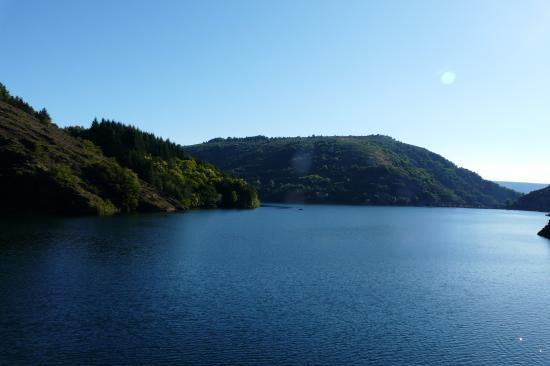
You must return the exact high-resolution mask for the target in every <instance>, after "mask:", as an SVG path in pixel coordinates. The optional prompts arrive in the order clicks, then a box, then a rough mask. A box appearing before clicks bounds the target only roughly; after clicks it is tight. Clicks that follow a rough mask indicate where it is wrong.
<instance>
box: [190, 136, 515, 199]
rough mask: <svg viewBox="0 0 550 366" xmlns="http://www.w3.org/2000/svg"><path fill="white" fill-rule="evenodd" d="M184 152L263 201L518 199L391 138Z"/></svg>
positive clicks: (253, 143) (235, 141)
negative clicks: (233, 178) (240, 181)
mask: <svg viewBox="0 0 550 366" xmlns="http://www.w3.org/2000/svg"><path fill="white" fill-rule="evenodd" d="M186 151H188V152H189V153H191V154H192V155H193V156H196V157H198V158H200V159H203V160H206V161H208V162H210V163H213V164H215V165H216V166H218V167H220V168H221V169H223V170H225V171H227V172H229V173H231V174H234V175H237V176H240V177H242V178H244V179H246V180H247V181H248V182H250V183H251V184H253V185H254V186H255V187H256V188H257V189H258V192H259V194H260V197H261V198H262V200H264V201H272V202H284V201H302V202H312V203H325V202H326V203H349V204H374V205H426V206H466V207H505V206H506V205H507V204H510V202H513V201H514V200H515V199H516V198H517V197H519V194H518V193H516V192H514V191H512V190H509V189H506V188H503V187H500V186H499V185H497V184H495V183H493V182H489V181H486V180H483V179H482V178H481V177H480V176H478V175H477V174H475V173H473V172H471V171H469V170H466V169H463V168H459V167H457V166H456V165H454V164H453V163H451V162H450V161H448V160H446V159H444V158H443V157H441V156H439V155H437V154H434V153H432V152H430V151H428V150H426V149H423V148H420V147H416V146H413V145H408V144H404V143H401V142H399V141H396V140H394V139H393V138H390V137H387V136H380V135H373V136H349V137H319V136H317V137H315V136H313V137H307V138H300V137H296V138H267V137H264V136H256V137H248V138H228V139H222V138H216V139H213V140H210V141H208V142H207V143H204V144H199V145H194V146H188V147H186Z"/></svg>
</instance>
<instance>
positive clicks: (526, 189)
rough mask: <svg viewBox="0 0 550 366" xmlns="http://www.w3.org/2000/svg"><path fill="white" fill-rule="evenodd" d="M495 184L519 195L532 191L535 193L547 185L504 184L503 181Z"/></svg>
mask: <svg viewBox="0 0 550 366" xmlns="http://www.w3.org/2000/svg"><path fill="white" fill-rule="evenodd" d="M495 183H496V184H498V185H500V186H503V187H506V188H509V189H512V190H514V191H516V192H520V193H531V192H533V191H536V190H539V189H542V188H545V187H546V186H548V184H544V183H526V182H505V181H495Z"/></svg>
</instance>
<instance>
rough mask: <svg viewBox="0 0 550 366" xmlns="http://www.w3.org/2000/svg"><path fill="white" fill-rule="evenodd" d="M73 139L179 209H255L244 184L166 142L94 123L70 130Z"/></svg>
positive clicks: (117, 125) (255, 201)
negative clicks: (98, 151)
mask: <svg viewBox="0 0 550 366" xmlns="http://www.w3.org/2000/svg"><path fill="white" fill-rule="evenodd" d="M67 131H68V132H69V133H70V134H72V135H73V136H75V137H79V138H81V139H84V140H83V141H91V142H93V143H94V144H96V145H97V146H99V147H100V148H101V149H102V151H103V153H104V154H105V155H107V156H109V157H113V158H115V159H116V161H117V162H119V163H120V164H121V165H122V166H124V167H127V168H129V169H132V170H133V171H135V172H136V173H137V176H139V178H141V179H143V180H144V181H146V182H148V183H149V184H151V185H152V186H153V187H155V188H156V189H157V190H158V191H159V192H161V193H162V194H164V195H167V196H169V197H172V198H174V199H175V200H177V201H178V203H179V204H180V205H181V206H182V207H183V208H186V209H188V208H200V207H202V208H214V207H225V208H255V207H258V206H259V200H258V196H257V193H256V191H255V190H254V189H253V188H252V187H250V186H249V185H248V184H247V183H246V182H245V181H244V180H242V179H239V178H235V177H231V176H228V175H226V174H223V173H222V172H220V171H219V170H218V169H216V167H214V166H213V165H211V164H208V163H205V162H200V161H196V160H195V159H193V158H192V157H191V156H190V155H189V154H187V153H186V152H185V151H184V149H183V148H182V147H181V146H180V145H177V144H175V143H173V142H170V141H169V140H163V139H161V138H159V137H156V136H155V135H153V134H150V133H146V132H143V131H140V130H139V129H137V128H135V127H132V126H126V125H123V124H121V123H118V122H113V121H108V120H101V122H98V121H97V120H94V121H93V122H92V125H91V127H90V128H89V129H84V128H82V127H76V128H75V127H70V128H68V129H67Z"/></svg>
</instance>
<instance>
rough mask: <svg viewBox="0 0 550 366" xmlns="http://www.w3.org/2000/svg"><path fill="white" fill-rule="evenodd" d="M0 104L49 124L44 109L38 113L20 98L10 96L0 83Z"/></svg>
mask: <svg viewBox="0 0 550 366" xmlns="http://www.w3.org/2000/svg"><path fill="white" fill-rule="evenodd" d="M0 102H4V103H7V104H9V105H11V106H13V107H15V108H17V109H20V110H22V111H24V112H26V113H28V114H30V115H32V116H34V117H35V118H37V119H38V120H39V121H40V122H42V123H51V122H52V119H51V117H50V114H49V113H48V111H47V110H46V108H42V109H41V110H39V111H36V110H34V108H33V107H31V106H30V105H29V104H27V103H26V102H25V101H24V100H23V99H21V98H20V97H14V96H12V95H11V94H10V92H9V91H8V89H6V87H5V86H4V84H2V83H0Z"/></svg>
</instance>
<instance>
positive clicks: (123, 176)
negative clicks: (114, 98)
mask: <svg viewBox="0 0 550 366" xmlns="http://www.w3.org/2000/svg"><path fill="white" fill-rule="evenodd" d="M164 145H167V146H168V145H170V144H168V143H166V142H163V141H160V140H159V142H158V144H157V146H158V147H159V148H160V149H163V147H162V146H164ZM170 146H172V145H170ZM120 149H121V150H122V151H124V150H125V149H127V148H126V147H125V146H124V145H121V146H120ZM166 149H168V148H166ZM128 150H129V149H128ZM146 154H147V156H148V157H149V158H150V159H151V161H152V162H153V163H154V164H155V165H159V166H162V167H165V168H166V169H171V173H167V174H168V175H170V174H176V173H181V178H182V179H181V180H176V179H173V180H172V181H171V184H172V190H171V189H159V187H158V186H157V185H156V184H155V182H154V181H153V182H150V181H148V180H147V179H144V177H143V178H142V177H140V176H139V174H138V173H136V172H135V171H133V170H132V169H129V168H128V167H123V166H122V165H121V164H119V163H118V162H117V160H116V158H115V157H109V156H106V155H105V154H103V153H102V151H101V149H100V148H99V147H98V146H97V145H95V144H94V143H93V142H91V141H90V140H86V139H82V138H78V137H74V136H72V135H70V134H69V133H67V132H66V131H64V130H62V129H60V128H58V127H57V126H56V125H55V124H53V123H52V122H51V119H50V117H49V115H48V113H47V111H46V110H45V109H43V110H41V111H38V112H37V111H35V110H34V109H33V108H32V107H31V106H29V105H28V104H27V103H25V102H24V101H23V100H22V99H21V98H18V97H13V96H11V95H10V93H9V92H8V91H7V90H6V88H5V87H4V86H3V85H2V84H0V199H1V201H2V212H1V213H2V214H11V213H56V214H113V213H117V212H129V211H134V210H138V211H174V210H178V209H188V208H198V207H254V206H257V205H258V202H257V197H256V193H255V191H254V189H253V188H251V187H250V186H248V185H247V184H246V183H245V182H244V181H243V180H242V179H238V178H233V177H230V176H228V175H226V174H224V173H222V172H221V171H219V170H218V169H216V168H214V167H213V166H212V165H210V164H205V163H200V162H197V161H196V160H195V159H193V158H191V157H189V156H185V157H182V158H181V159H179V160H176V159H175V158H174V159H172V158H170V159H168V160H163V159H162V158H160V157H157V156H156V155H155V152H154V151H147V152H146ZM165 156H167V155H165ZM177 164H180V166H182V165H185V166H187V167H188V170H187V171H185V172H181V171H178V169H177V167H175V166H174V165H177ZM159 169H160V168H159ZM199 176H200V179H199ZM174 187H175V188H174ZM177 189H179V190H180V191H181V192H184V193H182V194H181V195H176V194H172V191H173V190H177Z"/></svg>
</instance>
